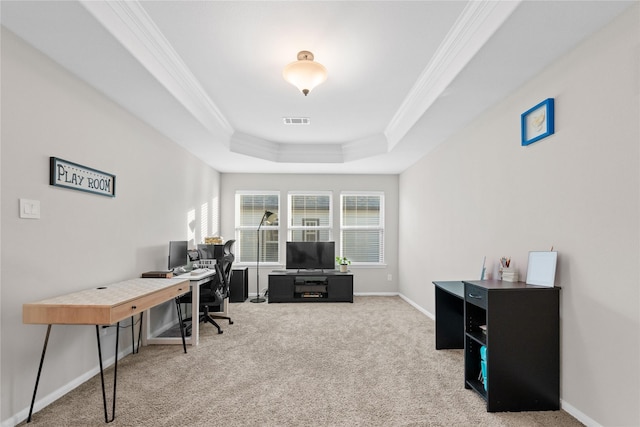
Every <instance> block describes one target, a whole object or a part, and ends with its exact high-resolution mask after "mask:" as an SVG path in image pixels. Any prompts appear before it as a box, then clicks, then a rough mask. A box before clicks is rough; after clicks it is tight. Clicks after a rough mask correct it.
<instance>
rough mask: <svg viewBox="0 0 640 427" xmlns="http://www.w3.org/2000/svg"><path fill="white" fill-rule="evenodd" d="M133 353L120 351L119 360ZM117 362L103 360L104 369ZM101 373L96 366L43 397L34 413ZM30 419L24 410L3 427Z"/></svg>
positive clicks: (127, 348) (113, 359)
mask: <svg viewBox="0 0 640 427" xmlns="http://www.w3.org/2000/svg"><path fill="white" fill-rule="evenodd" d="M114 345H115V344H114ZM132 351H133V349H132V347H131V345H129V346H128V347H126V348H125V349H123V350H121V351H119V352H118V360H120V359H122V358H123V357H124V356H126V355H127V354H129V353H131V352H132ZM115 360H116V359H115V357H113V356H111V357H110V358H108V359H105V360H103V361H102V366H103V368H104V369H107V368H108V367H109V366H111V365H113V364H114V363H115ZM99 373H100V366H96V367H94V368H93V369H91V370H90V371H87V372H85V373H84V374H82V375H80V376H79V377H76V378H74V379H73V380H71V381H70V382H68V383H67V384H65V385H63V386H62V387H60V388H58V389H56V390H54V391H52V392H51V393H49V394H47V395H46V396H43V397H41V398H39V399H36V401H35V402H34V404H33V413H34V414H35V413H36V412H38V411H39V410H41V409H42V408H45V407H46V406H47V405H50V404H51V403H53V402H55V401H56V400H58V399H59V398H61V397H62V396H64V395H65V394H67V393H69V392H70V391H71V390H73V389H75V388H76V387H78V386H80V385H82V384H84V383H85V382H87V381H88V380H90V379H91V378H93V377H94V376H95V375H97V374H99ZM105 381H108V380H107V379H105ZM36 397H38V396H37V395H36ZM28 417H29V407H26V408H24V409H23V410H21V411H19V412H18V413H16V414H14V415H13V416H12V417H10V418H7V419H6V420H4V421H2V427H13V426H16V425H18V424H20V423H21V422H22V421H25V420H26V419H27V418H28Z"/></svg>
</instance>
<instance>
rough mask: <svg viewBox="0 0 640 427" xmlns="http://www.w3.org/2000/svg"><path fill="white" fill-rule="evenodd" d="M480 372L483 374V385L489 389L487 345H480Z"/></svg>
mask: <svg viewBox="0 0 640 427" xmlns="http://www.w3.org/2000/svg"><path fill="white" fill-rule="evenodd" d="M480 373H481V374H482V385H483V386H484V389H485V391H486V390H487V346H486V345H483V346H482V347H480Z"/></svg>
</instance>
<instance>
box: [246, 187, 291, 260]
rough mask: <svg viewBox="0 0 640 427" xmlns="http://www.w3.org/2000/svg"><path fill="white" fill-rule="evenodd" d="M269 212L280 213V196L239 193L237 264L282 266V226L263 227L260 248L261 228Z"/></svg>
mask: <svg viewBox="0 0 640 427" xmlns="http://www.w3.org/2000/svg"><path fill="white" fill-rule="evenodd" d="M265 211H270V212H274V213H278V212H280V193H278V192H236V228H235V229H236V244H235V256H236V260H235V262H237V263H241V262H256V261H257V256H258V253H259V254H260V263H261V264H262V263H279V261H280V259H279V253H280V250H279V243H278V242H279V237H278V231H279V228H280V226H279V222H278V221H276V222H275V223H274V224H266V223H263V224H262V226H261V227H260V239H259V242H260V247H259V248H258V226H259V225H260V221H261V220H262V217H263V216H264V213H265Z"/></svg>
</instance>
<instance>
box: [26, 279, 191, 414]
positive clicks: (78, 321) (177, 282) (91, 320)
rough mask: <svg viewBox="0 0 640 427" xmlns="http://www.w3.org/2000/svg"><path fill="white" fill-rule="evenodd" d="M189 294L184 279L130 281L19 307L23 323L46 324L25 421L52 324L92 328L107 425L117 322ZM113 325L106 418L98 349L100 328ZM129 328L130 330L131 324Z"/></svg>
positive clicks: (180, 314)
mask: <svg viewBox="0 0 640 427" xmlns="http://www.w3.org/2000/svg"><path fill="white" fill-rule="evenodd" d="M188 291H189V280H188V279H184V278H179V279H131V280H125V281H123V282H118V283H114V284H110V285H105V286H99V287H96V288H92V289H87V290H84V291H79V292H74V293H71V294H67V295H61V296H58V297H53V298H48V299H45V300H42V301H38V302H34V303H29V304H24V305H23V306H22V322H23V323H27V324H41V325H48V327H47V334H46V337H45V340H44V346H43V348H42V356H41V358H40V366H39V368H38V375H37V377H36V384H35V387H34V390H33V398H32V400H31V407H30V408H29V418H28V419H27V422H30V421H31V415H32V413H33V404H34V403H35V399H36V393H37V391H38V382H39V381H40V373H41V372H42V364H43V362H44V356H45V353H46V350H47V343H48V341H49V334H50V332H51V326H52V325H54V324H55V325H95V327H96V338H97V341H98V361H99V362H100V378H101V380H102V399H103V403H104V420H105V422H107V423H109V422H111V421H113V420H114V418H115V409H116V380H117V373H118V341H119V332H120V321H121V320H124V319H126V318H128V317H131V318H133V316H135V315H136V314H140V315H141V316H142V314H143V313H144V311H146V310H148V309H150V308H152V307H155V306H156V305H159V304H162V303H163V302H166V301H169V300H171V299H174V300H175V298H176V297H178V296H180V295H183V294H185V293H186V292H188ZM176 308H177V312H178V322H179V323H180V325H182V313H181V312H180V305H179V304H177V303H176ZM114 323H115V324H116V325H117V327H116V349H115V365H114V374H113V408H112V417H111V419H109V417H108V414H107V399H106V393H105V387H104V371H103V367H102V350H101V348H100V326H101V325H113V324H114ZM140 326H141V327H142V319H140ZM131 327H132V329H133V324H132V325H131ZM181 332H182V346H183V348H184V352H185V353H186V352H187V347H186V344H185V339H184V330H182V328H181ZM132 335H133V332H132ZM139 335H140V334H139ZM132 340H133V336H132ZM134 353H135V346H134Z"/></svg>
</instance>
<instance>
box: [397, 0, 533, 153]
mask: <svg viewBox="0 0 640 427" xmlns="http://www.w3.org/2000/svg"><path fill="white" fill-rule="evenodd" d="M520 3H521V0H513V1H495V0H482V1H469V2H467V5H466V6H465V8H464V10H463V11H462V13H461V14H460V16H459V17H458V19H457V20H456V22H455V24H454V25H453V27H452V28H451V29H450V30H449V33H448V34H447V36H446V37H445V38H444V40H443V41H442V43H441V44H440V46H439V47H438V49H437V51H436V53H435V55H434V56H433V57H432V58H431V61H429V63H428V64H427V67H426V68H425V69H424V70H423V71H422V74H421V75H420V77H419V78H418V80H417V81H416V83H415V84H414V85H413V87H412V89H411V91H409V94H408V95H407V97H406V98H405V99H404V101H403V103H402V104H401V105H400V108H399V109H398V111H397V112H396V114H395V115H394V116H393V118H392V119H391V121H390V122H389V124H388V125H387V128H386V129H385V131H384V134H385V136H386V137H387V141H388V145H389V147H388V150H389V151H391V150H392V149H393V148H394V147H395V146H396V145H397V144H398V142H400V140H402V138H403V137H404V136H405V135H406V134H407V132H409V130H410V129H411V128H412V127H413V125H414V124H415V123H416V122H417V121H418V120H419V119H420V117H422V116H423V115H424V114H425V112H426V111H427V109H428V108H429V107H430V106H431V105H432V104H433V103H434V102H435V101H436V100H437V99H438V97H439V96H440V95H441V94H442V93H443V92H444V91H445V89H446V88H447V86H449V84H451V82H452V81H453V80H454V79H455V78H456V76H457V75H458V74H459V73H460V72H461V71H462V70H463V69H464V67H465V66H466V65H467V64H468V63H469V61H471V59H472V58H473V57H474V56H475V55H476V53H477V52H478V51H479V50H480V49H481V48H482V46H483V45H484V44H485V43H486V42H487V41H488V40H489V38H490V37H491V36H492V35H493V34H494V33H495V32H496V31H497V30H498V28H500V26H501V25H502V24H503V23H504V21H505V20H506V19H507V18H508V17H509V15H511V13H512V12H513V11H514V10H515V9H516V8H517V7H518V5H519V4H520Z"/></svg>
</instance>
